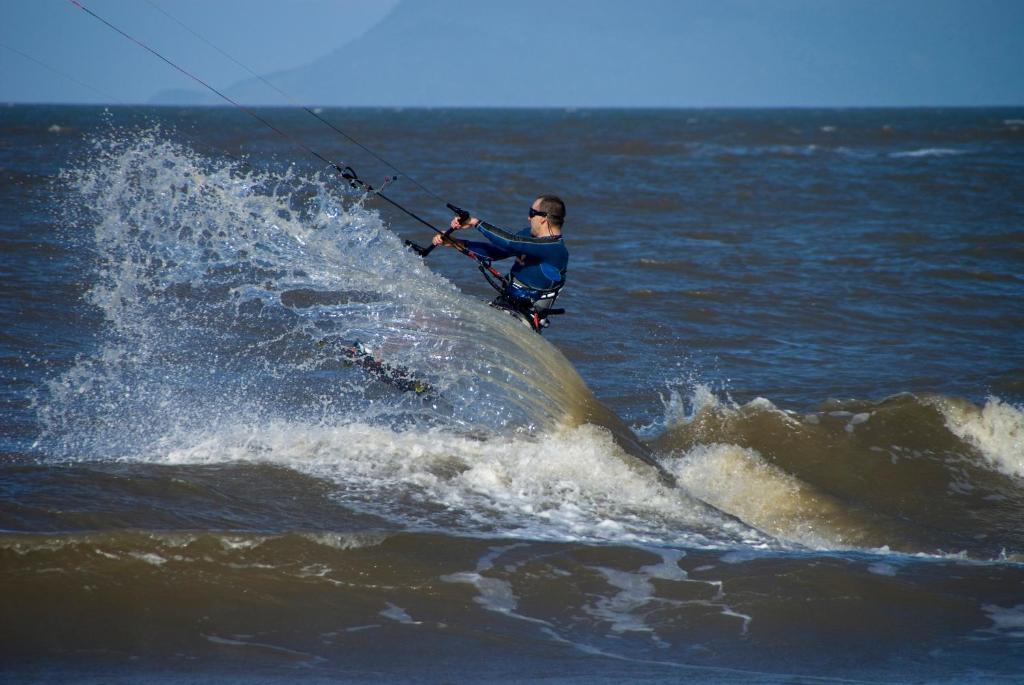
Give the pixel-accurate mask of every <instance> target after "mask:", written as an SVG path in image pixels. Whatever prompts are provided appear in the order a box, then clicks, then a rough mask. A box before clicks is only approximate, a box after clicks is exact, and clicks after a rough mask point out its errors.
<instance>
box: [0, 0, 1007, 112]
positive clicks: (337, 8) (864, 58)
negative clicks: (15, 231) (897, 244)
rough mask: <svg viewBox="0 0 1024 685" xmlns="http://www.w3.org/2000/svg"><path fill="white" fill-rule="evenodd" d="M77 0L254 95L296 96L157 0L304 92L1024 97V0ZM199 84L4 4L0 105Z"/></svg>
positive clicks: (306, 97)
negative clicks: (273, 87) (256, 77)
mask: <svg viewBox="0 0 1024 685" xmlns="http://www.w3.org/2000/svg"><path fill="white" fill-rule="evenodd" d="M81 1H82V2H83V4H85V5H86V6H87V7H89V8H91V9H92V10H93V11H95V12H96V13H97V14H99V15H101V16H103V17H104V18H106V19H107V20H109V21H110V22H112V23H114V24H116V25H118V26H120V27H121V28H123V29H124V30H126V31H127V32H129V33H131V34H133V35H134V36H136V37H137V38H138V39H139V40H142V41H143V42H145V43H147V44H149V45H151V46H152V47H153V48H155V49H156V50H158V51H160V52H161V53H163V54H165V55H166V56H167V57H168V58H170V59H172V60H173V61H175V62H177V63H179V64H180V65H181V66H182V67H184V68H186V69H189V70H190V71H193V72H194V73H196V74H197V75H198V76H200V77H202V78H203V79H204V80H206V81H207V82H209V83H210V84H211V85H213V86H215V87H217V88H219V89H222V90H224V89H227V90H228V91H229V92H230V93H231V94H233V95H234V96H236V97H238V98H239V99H240V100H242V101H243V102H246V103H250V104H271V103H273V104H286V103H284V102H281V98H280V97H279V96H277V95H276V94H274V93H273V92H271V91H269V90H268V89H267V88H266V87H265V86H264V85H262V84H260V83H258V82H256V83H254V82H253V81H252V79H251V78H250V76H249V74H248V73H247V72H246V71H244V70H243V69H241V68H240V67H238V66H237V65H235V64H234V63H232V62H231V61H230V60H228V59H227V58H225V57H224V56H223V55H222V54H219V53H218V52H217V51H216V50H214V49H212V48H210V47H209V46H208V45H206V44H204V43H203V42H202V41H201V40H200V39H198V38H196V37H195V36H194V35H192V34H190V33H189V32H188V31H187V30H186V29H184V28H182V27H181V26H180V25H178V24H177V23H175V21H174V20H173V19H171V18H169V17H168V16H167V15H166V14H165V13H164V12H166V13H169V14H172V15H174V17H176V18H177V19H179V20H181V21H182V22H183V23H185V24H187V25H188V27H189V28H191V29H193V30H195V31H198V32H199V33H201V34H202V35H203V36H204V37H205V38H207V39H208V40H210V41H211V42H213V43H214V44H216V45H217V46H218V47H219V48H221V49H222V50H224V51H226V52H228V53H230V54H231V55H233V56H234V57H236V58H237V59H238V60H240V61H241V62H242V63H244V64H246V65H247V66H248V67H250V68H252V69H254V70H255V71H257V72H258V73H260V74H263V75H267V76H269V77H271V79H272V80H273V81H274V82H275V83H278V84H279V85H280V86H281V87H283V88H284V89H285V90H286V91H287V92H288V93H290V94H291V95H292V96H293V97H295V98H296V99H297V100H298V101H300V102H303V103H307V104H338V105H343V104H356V105H373V104H381V105H426V106H445V105H456V106H458V105H467V104H479V105H495V106H505V105H517V106H531V105H533V106H637V105H639V106H715V105H723V106H759V105H762V106H764V105H767V106H786V105H795V106H816V105H821V106H857V105H864V106H871V105H897V106H907V105H943V104H950V105H1022V104H1024V66H1022V65H1024V0H81ZM161 10H163V11H161ZM346 46H347V47H346ZM12 49H13V50H12ZM15 51H17V52H15ZM19 53H24V54H27V55H29V56H30V57H31V58H34V59H35V60H38V61H41V62H44V63H46V64H47V65H49V66H50V67H51V68H52V69H53V70H56V71H58V72H60V73H59V74H58V73H54V71H53V70H50V69H47V68H45V67H44V66H41V65H40V64H38V63H37V62H35V61H32V60H31V59H26V58H25V57H24V56H23V55H22V54H19ZM68 77H70V78H68ZM541 80H548V81H555V82H557V84H558V88H535V87H534V84H535V83H538V82H539V81H541ZM76 81H78V82H81V83H82V84H85V86H83V85H80V84H79V83H76ZM246 81H248V83H246ZM168 91H179V92H177V93H171V94H170V95H168V93H167V92H168ZM180 91H193V93H191V94H189V93H185V94H182V93H181V92H180ZM201 91H202V87H201V86H199V85H198V84H196V83H194V82H192V81H189V80H188V79H187V78H186V77H184V76H182V75H181V74H180V73H178V72H176V71H175V70H173V69H172V68H170V67H168V66H167V65H166V64H164V63H163V62H161V61H159V60H158V59H156V58H154V57H153V56H152V55H150V54H148V53H146V52H144V51H143V50H142V49H140V48H139V47H138V46H136V45H134V44H132V43H130V42H128V41H127V40H125V39H124V38H123V37H121V36H119V35H117V34H116V33H114V32H113V31H111V30H110V29H109V28H107V27H105V26H103V25H102V24H100V23H99V22H97V21H96V20H95V19H93V18H92V17H90V16H89V15H88V14H86V13H85V12H83V11H82V10H80V9H78V8H76V7H75V6H74V5H73V4H72V3H71V2H69V0H0V101H8V102H109V101H113V102H125V103H137V102H141V103H145V102H150V101H152V100H153V99H154V97H157V96H159V97H160V98H161V99H162V100H174V99H175V98H177V99H181V98H185V99H188V100H191V101H196V102H199V101H203V100H204V99H207V101H214V100H210V99H209V94H208V93H202V92H201ZM531 97H532V98H533V99H531Z"/></svg>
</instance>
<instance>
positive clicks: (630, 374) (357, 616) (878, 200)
mask: <svg viewBox="0 0 1024 685" xmlns="http://www.w3.org/2000/svg"><path fill="white" fill-rule="evenodd" d="M261 114H262V115H264V116H266V117H267V118H269V119H271V120H273V121H274V122H275V123H277V124H278V125H280V126H282V127H283V128H284V129H285V130H287V131H289V133H290V134H291V135H294V136H296V137H297V138H299V139H301V140H302V141H304V142H305V143H306V144H308V145H310V146H312V147H314V148H315V149H317V150H320V151H323V152H324V153H325V154H327V155H328V156H330V157H331V158H333V159H336V160H338V161H342V160H343V161H345V162H346V163H350V164H353V165H354V166H355V167H356V168H357V169H358V170H359V171H360V173H361V175H362V176H363V177H364V178H367V179H368V180H371V182H373V181H376V180H379V179H383V177H384V176H385V175H387V174H389V173H391V170H388V169H385V168H381V167H380V165H379V164H377V163H376V162H375V161H374V160H372V159H367V158H365V155H363V156H362V157H361V156H360V154H358V152H359V151H358V150H353V149H351V146H348V145H347V144H346V143H345V141H344V140H339V139H338V137H337V136H336V135H334V134H333V133H332V132H331V131H330V130H329V129H324V128H323V127H322V126H320V125H319V124H318V123H317V122H316V121H315V120H314V119H313V118H312V117H309V116H308V115H307V114H305V113H302V112H296V111H291V110H264V111H262V112H261ZM324 116H327V117H329V118H331V119H332V121H335V122H336V123H337V124H338V125H339V126H341V127H342V128H344V129H345V130H347V131H349V132H351V133H352V134H354V135H356V136H357V137H359V139H360V140H361V141H362V142H364V143H366V144H368V145H370V146H372V147H373V148H374V149H375V150H377V151H378V152H379V153H380V154H381V155H383V156H384V157H386V158H388V159H391V160H392V161H394V162H395V163H397V164H398V165H399V166H400V167H401V168H402V169H403V170H404V171H408V172H409V173H412V174H413V175H414V176H415V177H416V179H417V180H419V181H420V182H422V183H424V184H425V185H427V186H429V187H430V188H432V189H433V190H434V191H435V192H437V193H439V194H441V195H443V196H444V197H446V198H447V199H450V200H451V201H453V202H456V203H457V204H460V205H462V206H464V207H467V208H470V209H471V210H472V211H473V212H474V213H475V214H477V215H480V216H483V217H485V218H487V219H489V220H491V221H493V222H495V223H497V224H499V225H505V226H509V227H512V228H518V227H519V226H520V225H522V224H525V214H526V208H528V206H529V203H530V201H531V200H532V199H533V197H534V196H535V195H536V194H538V193H540V192H549V191H553V192H557V193H559V194H561V195H562V196H563V197H564V198H565V199H566V202H567V205H568V220H567V225H566V236H567V240H568V244H569V246H570V250H571V254H572V261H571V264H570V277H569V286H568V287H567V288H566V290H565V292H564V294H563V295H562V296H561V298H560V301H559V304H560V305H563V306H565V307H566V308H567V309H568V312H569V313H567V314H566V315H565V316H562V317H558V318H556V319H554V321H553V324H552V327H551V328H550V329H549V330H548V331H546V332H545V335H544V337H543V338H541V337H539V336H536V335H535V334H533V333H532V332H530V331H529V330H527V329H526V328H525V327H523V326H522V325H521V324H519V323H517V322H515V321H514V320H512V319H511V318H510V317H507V316H505V315H503V314H501V313H500V312H497V311H495V310H492V309H489V308H488V307H486V306H485V305H484V304H482V300H483V299H484V298H485V297H486V296H487V295H488V292H487V289H486V286H484V285H482V283H481V282H480V278H479V275H478V274H477V273H476V271H475V270H474V269H473V268H472V264H471V263H469V262H468V260H465V259H464V258H462V257H460V256H459V255H458V254H455V253H453V252H450V251H449V252H442V251H438V252H436V253H435V254H433V255H431V256H430V257H429V258H428V259H427V260H426V261H423V260H421V259H419V258H418V257H416V256H414V255H413V254H411V253H410V252H407V251H405V250H403V249H402V238H403V237H408V238H415V239H417V240H420V241H421V242H425V241H426V239H427V238H428V237H429V236H427V235H425V229H423V228H422V227H419V226H417V224H415V223H414V222H411V221H410V220H408V219H407V218H405V217H404V216H403V215H401V214H400V213H397V212H395V211H394V210H392V209H390V208H388V207H387V206H386V205H381V204H380V202H379V201H375V200H367V199H365V198H362V197H360V196H359V195H357V194H355V193H354V192H353V191H351V190H348V189H345V188H343V187H342V186H341V185H340V184H339V183H338V182H337V180H336V179H335V178H334V177H333V176H331V175H330V174H329V173H327V172H324V171H322V170H320V169H318V168H316V167H313V166H311V165H310V162H309V159H307V158H306V157H304V156H303V153H302V151H301V150H299V149H297V148H295V147H294V146H293V145H292V144H291V143H289V142H288V141H287V140H285V139H283V138H281V137H279V136H277V135H276V134H274V133H273V132H271V131H269V130H267V129H265V128H262V127H260V126H259V124H258V123H256V122H254V121H253V120H252V119H250V118H248V117H246V116H245V115H244V114H243V113H240V112H237V111H234V110H229V109H193V110H172V109H125V108H113V109H111V110H108V111H104V110H102V109H99V108H70V107H26V106H19V107H8V108H6V109H3V110H0V178H2V188H3V190H2V192H0V240H2V243H3V252H2V255H3V256H2V258H0V269H2V274H3V285H2V286H0V287H2V288H3V293H4V295H3V298H2V300H0V312H2V316H3V319H4V321H5V323H6V325H5V327H4V329H3V331H2V332H0V374H2V377H3V379H4V384H3V386H2V396H0V397H2V402H3V405H2V414H0V423H2V425H3V434H2V436H0V452H2V462H0V492H2V493H3V494H2V497H0V575H2V576H3V583H2V585H3V588H4V590H3V592H4V602H3V603H0V616H2V620H0V637H2V640H0V644H2V645H3V646H2V647H0V663H2V664H3V665H4V668H3V672H4V673H5V675H6V676H7V678H8V679H10V680H12V681H32V682H34V681H39V682H63V681H66V680H68V679H71V678H73V679H76V680H82V679H85V680H87V681H88V680H89V679H92V681H95V682H100V681H104V682H107V681H111V680H113V681H125V682H134V680H136V679H140V678H141V679H145V680H147V681H153V682H158V681H164V680H166V681H169V682H179V681H182V680H187V678H190V677H195V674H199V677H201V678H202V679H203V680H204V681H234V680H241V681H246V682H252V681H253V680H262V681H265V682H267V681H269V682H282V681H292V680H304V681H305V680H310V681H316V680H324V681H328V680H329V681H332V682H337V681H343V682H344V681H352V682H381V681H394V682H409V681H426V682H442V681H444V682H447V681H458V682H461V681H479V680H485V681H493V682H518V681H525V680H534V679H539V678H546V679H548V680H550V681H552V682H588V683H589V682H623V681H633V682H678V681H680V680H683V681H686V682H710V683H719V682H748V681H750V680H754V681H758V682H821V681H822V680H829V681H830V682H831V681H832V680H834V679H845V680H866V681H872V682H878V681H883V682H922V681H924V682H992V681H994V680H999V681H1003V682H1018V681H1020V682H1024V304H1022V297H1021V296H1022V294H1024V268H1022V266H1024V193H1022V192H1021V191H1022V190H1024V155H1022V151H1024V112H1022V111H1020V110H950V111H940V110H877V111H874V110H864V111H833V110H823V111H783V110H772V111H753V110H752V111H703V110H702V111H650V112H646V111H630V112H626V111H590V110H580V111H504V110H482V111H449V110H430V111H424V110H409V111H392V110H381V111H373V110H327V111H325V112H324ZM388 192H389V194H390V195H391V196H393V197H394V198H396V199H398V200H399V201H401V202H402V203H403V204H407V205H408V206H410V207H412V208H415V209H417V210H418V211H422V212H423V213H424V215H426V216H428V217H429V218H430V219H432V220H435V221H437V222H438V223H439V224H442V223H444V222H445V221H446V216H445V213H444V209H443V207H440V206H438V205H439V203H438V202H437V200H436V199H435V198H431V197H430V196H429V195H427V194H425V193H423V192H422V191H421V190H420V189H419V188H417V187H416V185H415V184H413V183H410V182H409V181H408V180H407V179H402V178H400V179H399V181H398V182H397V183H396V184H395V185H393V186H390V187H389V189H388ZM351 339H358V340H361V341H363V342H364V343H366V344H367V345H369V346H370V347H371V348H372V349H373V350H374V351H375V352H376V353H377V354H379V355H380V356H381V357H382V358H383V359H386V360H387V361H388V362H389V363H391V364H394V365H397V366H402V367H405V368H407V369H409V370H410V371H411V372H413V373H414V374H416V375H417V376H418V377H420V378H422V379H424V380H425V381H426V382H428V383H429V385H430V386H431V388H432V392H431V393H428V394H426V395H424V396H417V395H415V394H413V393H401V392H397V391H396V389H395V388H393V387H390V386H388V385H387V384H384V383H381V382H380V381H379V380H377V379H375V378H374V377H372V376H369V375H367V374H366V373H365V372H364V370H363V369H361V368H360V367H359V366H353V365H352V364H351V363H348V360H347V359H346V358H345V357H344V355H343V354H340V353H339V351H338V348H337V347H336V346H335V345H334V343H333V341H338V340H351ZM648 451H649V453H650V454H653V455H654V457H655V458H656V459H657V460H658V461H659V462H660V463H661V464H662V466H663V467H664V468H665V469H666V470H667V471H668V472H669V473H671V474H672V475H673V476H674V477H675V478H676V479H677V481H678V484H679V486H678V487H676V488H673V487H671V486H670V485H668V484H666V482H665V481H664V479H661V478H659V477H658V474H657V472H656V471H655V470H654V469H652V468H650V467H649V466H647V465H646V464H644V463H643V461H642V460H641V459H639V458H638V456H644V455H646V454H648ZM830 679H831V680H830Z"/></svg>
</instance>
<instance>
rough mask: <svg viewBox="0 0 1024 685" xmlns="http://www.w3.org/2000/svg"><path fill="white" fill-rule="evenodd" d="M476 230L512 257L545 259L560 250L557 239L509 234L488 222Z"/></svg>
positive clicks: (484, 222)
mask: <svg viewBox="0 0 1024 685" xmlns="http://www.w3.org/2000/svg"><path fill="white" fill-rule="evenodd" d="M476 229H477V230H478V231H480V232H481V233H483V235H484V237H485V238H487V240H489V241H490V242H491V244H492V245H494V246H495V247H497V248H498V249H500V250H502V251H504V252H506V253H508V254H510V255H520V254H524V255H529V256H531V257H540V258H544V257H549V256H550V255H551V253H552V252H553V251H557V250H558V249H559V248H558V247H557V246H558V245H559V242H558V239H557V238H534V237H533V236H524V235H520V234H518V233H509V232H508V231H505V230H502V229H500V228H498V227H497V226H494V225H493V224H489V223H487V222H486V221H481V222H480V223H479V224H477V227H476Z"/></svg>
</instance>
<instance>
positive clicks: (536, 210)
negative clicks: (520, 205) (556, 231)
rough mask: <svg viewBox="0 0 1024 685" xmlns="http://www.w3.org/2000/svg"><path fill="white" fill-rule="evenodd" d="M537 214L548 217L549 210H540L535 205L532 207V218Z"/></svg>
mask: <svg viewBox="0 0 1024 685" xmlns="http://www.w3.org/2000/svg"><path fill="white" fill-rule="evenodd" d="M535 216H542V217H544V218H545V219H546V218H547V216H548V213H547V212H542V211H540V210H538V209H534V208H533V207H530V218H531V219H532V218H533V217H535Z"/></svg>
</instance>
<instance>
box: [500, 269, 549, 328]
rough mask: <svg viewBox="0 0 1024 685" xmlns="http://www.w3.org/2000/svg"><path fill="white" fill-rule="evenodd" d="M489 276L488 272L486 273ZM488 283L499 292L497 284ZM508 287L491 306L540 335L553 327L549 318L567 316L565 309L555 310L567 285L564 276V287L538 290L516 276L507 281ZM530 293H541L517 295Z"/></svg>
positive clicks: (501, 291)
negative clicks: (521, 292)
mask: <svg viewBox="0 0 1024 685" xmlns="http://www.w3.org/2000/svg"><path fill="white" fill-rule="evenodd" d="M484 275H485V276H486V275H487V272H484ZM487 282H488V283H490V284H491V286H492V287H494V288H495V289H496V290H497V286H496V284H495V283H493V282H491V280H490V279H489V278H488V279H487ZM507 283H508V286H507V287H505V288H503V289H502V290H499V291H498V296H497V297H496V298H494V299H493V300H491V302H490V305H491V306H492V307H494V308H495V309H500V310H502V311H504V312H507V313H508V314H510V315H512V316H513V317H515V318H516V319H518V320H520V321H522V322H523V323H525V324H526V325H527V326H529V327H530V328H532V329H533V330H534V331H535V332H537V333H538V334H539V333H540V332H541V330H542V329H544V328H547V327H548V326H550V325H551V322H550V321H549V320H548V317H549V316H555V315H558V314H565V309H562V308H557V309H556V308H555V306H554V305H555V300H556V299H557V298H558V294H559V293H560V292H561V291H562V287H563V286H564V284H565V281H564V274H563V281H562V285H559V286H557V287H555V288H550V289H548V290H536V289H535V288H530V287H529V286H527V285H526V284H525V283H523V282H521V281H519V280H518V279H517V278H515V277H514V276H509V277H508V279H507ZM523 290H525V291H528V292H533V293H539V294H540V295H539V297H525V296H520V295H517V294H516V291H523Z"/></svg>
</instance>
